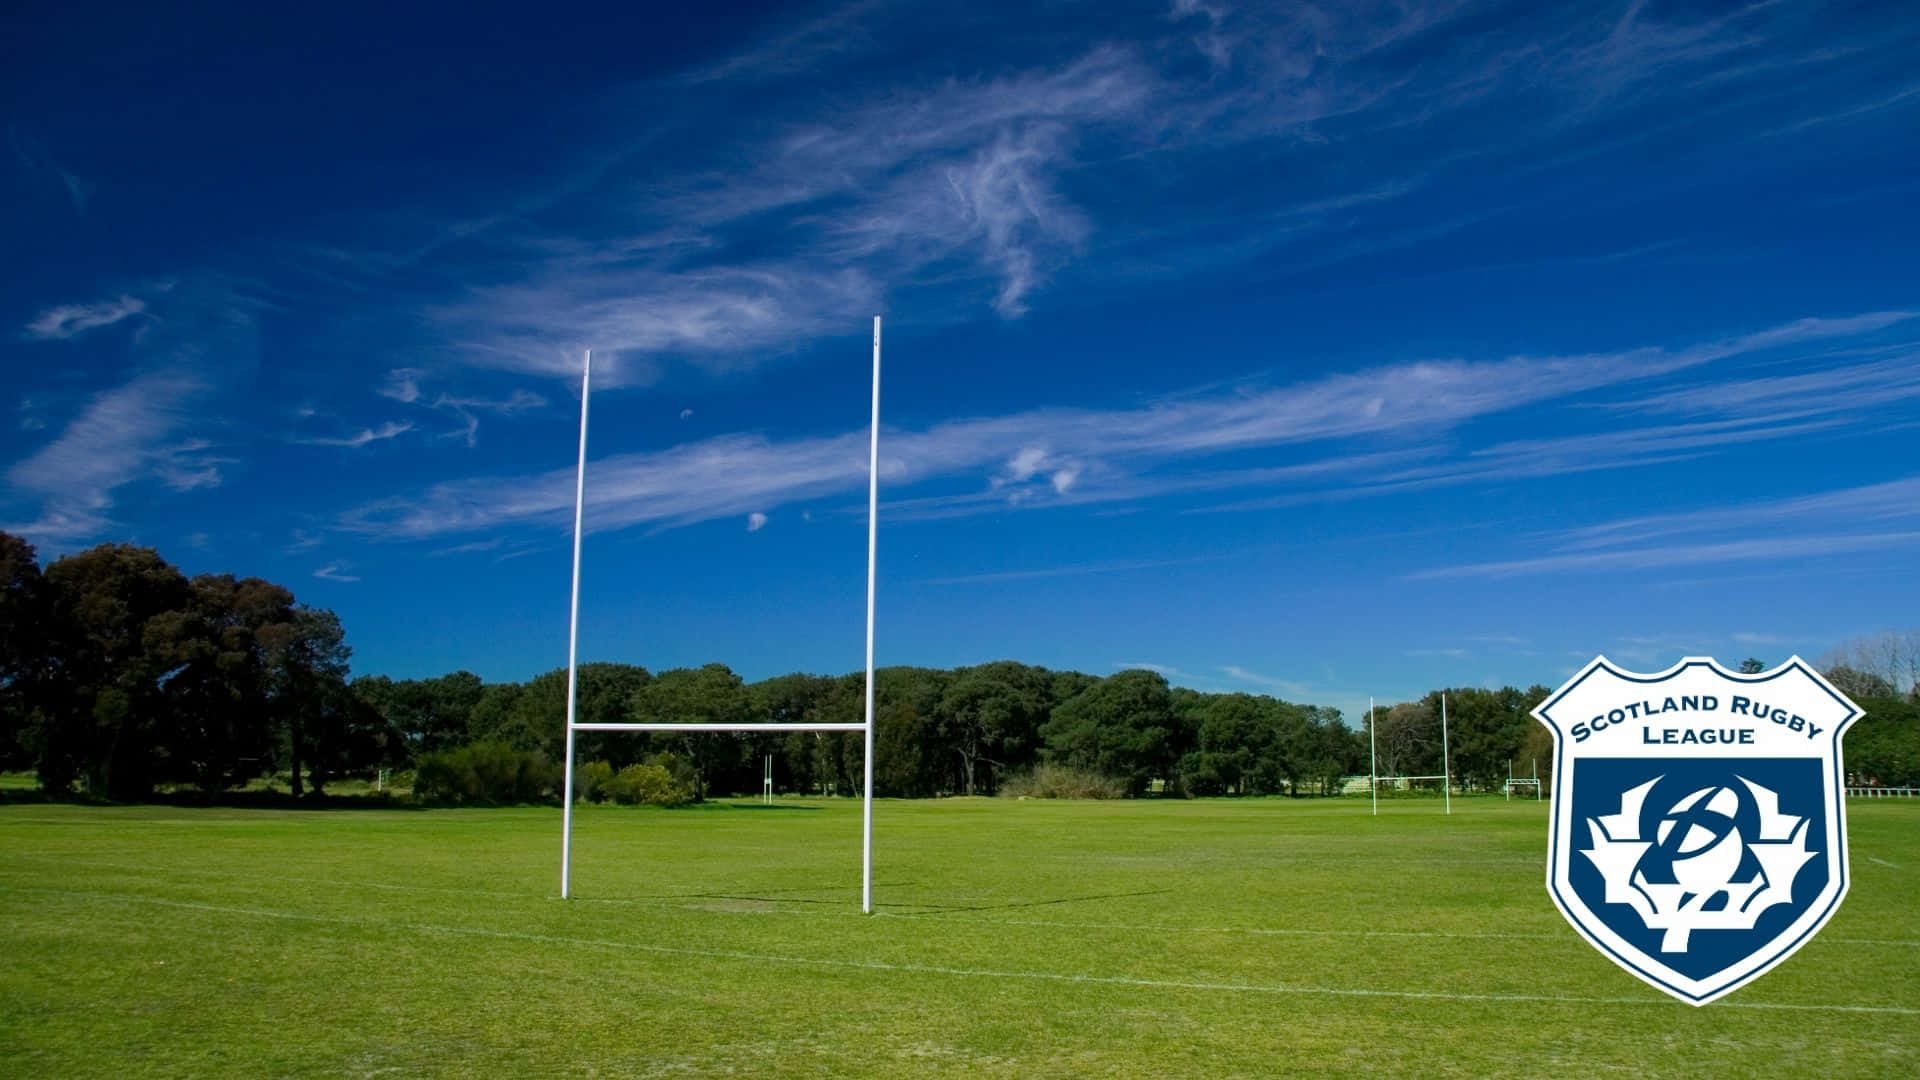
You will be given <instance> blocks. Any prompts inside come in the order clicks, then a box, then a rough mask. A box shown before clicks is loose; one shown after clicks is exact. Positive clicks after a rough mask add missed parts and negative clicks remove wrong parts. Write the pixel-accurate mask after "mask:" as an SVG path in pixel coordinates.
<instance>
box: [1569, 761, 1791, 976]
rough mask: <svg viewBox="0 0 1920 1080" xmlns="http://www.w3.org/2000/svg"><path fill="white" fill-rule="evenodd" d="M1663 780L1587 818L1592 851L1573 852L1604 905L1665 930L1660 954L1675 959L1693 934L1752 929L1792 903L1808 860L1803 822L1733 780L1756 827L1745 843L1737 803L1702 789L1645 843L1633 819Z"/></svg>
mask: <svg viewBox="0 0 1920 1080" xmlns="http://www.w3.org/2000/svg"><path fill="white" fill-rule="evenodd" d="M1663 779H1665V777H1664V776H1659V777H1655V778H1654V779H1652V780H1649V781H1647V782H1646V783H1644V784H1641V785H1639V786H1637V787H1634V788H1631V789H1629V790H1627V791H1625V792H1622V793H1621V796H1620V812H1619V813H1617V814H1607V815H1604V816H1601V817H1597V818H1588V819H1587V828H1588V829H1589V830H1590V832H1591V834H1592V838H1593V846H1592V847H1590V848H1586V849H1583V850H1582V851H1581V852H1580V854H1582V855H1585V856H1586V857H1587V859H1588V860H1590V861H1591V862H1592V863H1593V865H1594V868H1595V869H1597V870H1599V871H1600V876H1601V878H1603V879H1604V880H1605V881H1606V895H1605V900H1606V902H1607V903H1609V904H1626V905H1627V906H1629V907H1631V908H1633V910H1634V912H1635V913H1636V914H1638V915H1639V916H1640V918H1641V921H1643V922H1645V923H1646V925H1647V928H1648V929H1650V930H1663V931H1665V933H1664V934H1663V935H1662V936H1661V938H1660V951H1661V952H1663V953H1673V952H1686V951H1687V943H1688V939H1689V936H1690V935H1691V934H1692V932H1693V931H1695V930H1751V929H1753V927H1754V924H1755V923H1756V922H1757V921H1758V920H1759V918H1760V915H1761V913H1762V912H1765V911H1766V910H1767V909H1769V908H1771V907H1773V906H1775V905H1776V904H1785V903H1789V902H1791V901H1792V900H1793V879H1794V877H1795V876H1796V875H1798V874H1799V872H1800V868H1801V867H1802V866H1804V865H1805V864H1806V862H1807V860H1808V859H1811V858H1813V856H1814V852H1812V851H1809V850H1807V819H1806V818H1804V817H1797V816H1795V815H1793V814H1783V813H1780V809H1779V808H1780V796H1779V794H1778V793H1777V792H1774V791H1772V790H1771V789H1769V788H1766V787H1763V786H1761V785H1759V784H1756V783H1754V782H1753V781H1751V780H1748V779H1747V778H1746V777H1743V776H1736V777H1735V779H1736V780H1738V781H1739V782H1740V784H1741V785H1742V786H1743V787H1744V788H1745V789H1746V791H1747V798H1748V799H1750V800H1751V809H1752V811H1753V814H1752V816H1753V817H1755V818H1757V819H1758V828H1757V830H1756V832H1757V835H1755V836H1754V837H1753V838H1751V839H1748V838H1747V837H1746V836H1744V835H1743V834H1742V832H1741V828H1740V824H1739V821H1740V818H1741V817H1743V816H1746V815H1743V814H1741V809H1742V807H1741V805H1740V804H1741V801H1742V799H1741V796H1740V795H1739V794H1737V793H1736V792H1735V790H1734V789H1733V788H1732V787H1703V788H1699V789H1698V790H1696V791H1694V792H1692V793H1691V794H1689V795H1685V796H1683V797H1682V798H1680V799H1679V801H1677V802H1675V803H1674V804H1673V806H1672V807H1671V808H1670V809H1669V810H1668V811H1667V813H1666V814H1665V815H1664V816H1663V817H1661V818H1660V820H1659V824H1658V825H1657V826H1656V828H1655V830H1654V835H1653V838H1652V839H1651V840H1648V839H1646V838H1644V835H1643V827H1644V823H1643V820H1642V816H1641V815H1642V813H1643V810H1644V807H1645V803H1646V801H1647V796H1648V795H1649V794H1650V793H1651V792H1652V791H1653V789H1654V787H1655V785H1657V784H1659V783H1660V781H1661V780H1663ZM1743 874H1744V875H1747V876H1745V877H1742V875H1743ZM1656 878H1658V879H1660V880H1656Z"/></svg>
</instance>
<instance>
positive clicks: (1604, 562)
mask: <svg viewBox="0 0 1920 1080" xmlns="http://www.w3.org/2000/svg"><path fill="white" fill-rule="evenodd" d="M1909 548H1920V531H1907V532H1882V533H1815V534H1805V535H1799V536H1775V537H1764V538H1761V539H1756V540H1718V541H1710V542H1703V543H1696V544H1666V545H1660V546H1656V547H1638V548H1625V549H1619V550H1606V551H1573V552H1565V553H1561V554H1557V555H1543V556H1540V557H1538V558H1531V559H1512V560H1507V561H1502V562H1482V563H1469V564H1466V565H1463V566H1445V567H1437V568H1434V569H1430V570H1421V571H1419V572H1417V573H1414V574H1412V575H1410V576H1411V577H1413V578H1416V579H1433V578H1460V577H1478V578H1506V577H1518V576H1521V575H1528V574H1558V573H1571V572H1577V571H1596V570H1651V569H1659V568H1665V567H1671V566H1692V565H1698V564H1702V563H1729V562H1749V561H1758V560H1768V559H1795V558H1807V557H1819V556H1828V555H1846V554H1851V553H1856V552H1865V551H1885V550H1902V549H1909Z"/></svg>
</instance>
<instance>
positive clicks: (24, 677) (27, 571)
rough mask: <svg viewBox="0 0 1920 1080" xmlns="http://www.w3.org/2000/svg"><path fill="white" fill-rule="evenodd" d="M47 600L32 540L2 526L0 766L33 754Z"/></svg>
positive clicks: (19, 764)
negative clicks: (31, 744) (31, 731)
mask: <svg viewBox="0 0 1920 1080" xmlns="http://www.w3.org/2000/svg"><path fill="white" fill-rule="evenodd" d="M46 603H47V589H46V580H45V579H44V578H43V577H42V576H41V573H40V563H39V562H38V561H37V560H36V559H35V557H34V550H33V545H32V544H29V543H27V542H26V541H25V540H22V539H21V538H20V537H17V536H14V535H13V534H11V533H6V532H0V769H18V768H23V767H25V766H27V765H29V764H31V763H32V760H33V758H32V754H31V752H30V750H29V749H28V746H27V742H28V739H29V737H30V736H29V734H28V732H29V728H31V727H36V726H37V725H38V723H39V719H38V713H37V711H36V709H37V706H38V704H39V701H38V700H37V694H38V692H39V691H42V690H44V689H45V687H46V680H45V678H44V676H45V673H46V669H47V664H48V662H49V660H50V659H51V657H50V655H49V653H48V648H47V647H48V640H47V636H48V635H47V629H48V628H47V607H46Z"/></svg>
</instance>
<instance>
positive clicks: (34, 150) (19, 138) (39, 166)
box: [7, 125, 97, 217]
mask: <svg viewBox="0 0 1920 1080" xmlns="http://www.w3.org/2000/svg"><path fill="white" fill-rule="evenodd" d="M7 141H8V142H9V143H11V144H12V146H13V156H14V159H15V160H16V161H18V162H19V164H20V166H21V168H23V169H25V170H26V171H27V172H28V173H29V174H31V175H34V176H37V177H40V178H41V179H42V186H46V187H53V188H55V189H57V190H58V191H59V192H60V194H62V195H64V196H65V197H66V200H67V203H68V205H69V206H71V207H72V208H73V213H74V216H76V217H85V216H86V213H87V203H88V201H89V200H91V199H92V198H93V193H94V191H95V190H96V188H97V185H95V184H94V183H93V182H92V181H90V180H87V179H86V178H85V177H83V176H81V175H79V174H78V173H75V172H74V171H73V170H71V169H68V168H67V167H66V166H64V165H62V164H60V163H59V162H58V161H55V160H54V158H53V155H52V154H50V153H48V152H47V148H46V147H45V146H43V145H41V143H40V141H39V140H38V139H35V138H33V137H32V136H30V135H27V134H26V133H24V132H22V131H21V130H20V129H19V128H17V127H14V126H12V125H9V126H8V127H7Z"/></svg>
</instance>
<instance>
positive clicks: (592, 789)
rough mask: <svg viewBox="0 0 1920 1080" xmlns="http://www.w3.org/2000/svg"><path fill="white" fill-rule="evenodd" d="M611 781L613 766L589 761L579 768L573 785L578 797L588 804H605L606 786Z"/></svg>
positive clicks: (602, 762)
mask: <svg viewBox="0 0 1920 1080" xmlns="http://www.w3.org/2000/svg"><path fill="white" fill-rule="evenodd" d="M612 781H613V766H612V765H609V764H607V763H606V762H604V761H589V762H587V763H586V764H585V765H583V766H581V768H580V775H579V776H578V777H577V778H575V780H574V783H575V784H576V785H577V786H578V788H579V795H580V797H581V798H583V799H585V800H587V801H588V802H606V801H607V785H608V784H609V783H611V782H612Z"/></svg>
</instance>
